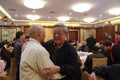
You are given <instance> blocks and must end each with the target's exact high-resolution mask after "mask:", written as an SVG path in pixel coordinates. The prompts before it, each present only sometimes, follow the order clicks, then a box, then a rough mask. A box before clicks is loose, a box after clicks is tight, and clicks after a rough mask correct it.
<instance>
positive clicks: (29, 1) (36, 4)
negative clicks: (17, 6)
mask: <svg viewBox="0 0 120 80" xmlns="http://www.w3.org/2000/svg"><path fill="white" fill-rule="evenodd" d="M24 5H25V6H26V7H28V8H32V9H40V8H43V7H44V5H45V2H44V1H43V0H24Z"/></svg>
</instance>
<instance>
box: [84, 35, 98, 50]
mask: <svg viewBox="0 0 120 80" xmlns="http://www.w3.org/2000/svg"><path fill="white" fill-rule="evenodd" d="M86 41H87V46H88V48H89V51H92V48H93V47H94V46H95V44H96V39H95V38H94V37H93V35H90V37H89V38H87V39H86Z"/></svg>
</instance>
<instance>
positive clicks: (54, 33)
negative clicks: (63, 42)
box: [53, 32, 64, 35]
mask: <svg viewBox="0 0 120 80" xmlns="http://www.w3.org/2000/svg"><path fill="white" fill-rule="evenodd" d="M63 33H64V32H53V35H56V34H58V35H62V34H63Z"/></svg>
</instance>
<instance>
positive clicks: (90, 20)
mask: <svg viewBox="0 0 120 80" xmlns="http://www.w3.org/2000/svg"><path fill="white" fill-rule="evenodd" d="M83 21H84V22H87V23H91V22H94V21H95V18H85V19H83Z"/></svg>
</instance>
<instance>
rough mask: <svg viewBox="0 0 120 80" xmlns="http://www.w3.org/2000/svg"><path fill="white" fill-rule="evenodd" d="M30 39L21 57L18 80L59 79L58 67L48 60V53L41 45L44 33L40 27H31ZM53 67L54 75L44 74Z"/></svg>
mask: <svg viewBox="0 0 120 80" xmlns="http://www.w3.org/2000/svg"><path fill="white" fill-rule="evenodd" d="M29 35H30V39H29V42H28V43H27V44H26V46H25V48H24V51H23V52H22V55H21V62H20V80H49V79H54V80H55V79H61V78H62V77H63V76H61V75H60V74H59V73H57V72H58V70H59V67H58V66H55V65H54V64H53V62H52V61H51V60H50V58H49V53H48V52H47V50H46V49H45V48H44V47H43V46H42V45H41V43H42V42H44V38H45V31H44V28H43V27H42V26H40V25H33V26H31V28H30V30H29ZM48 67H53V70H54V73H55V75H50V74H46V73H48V72H47V70H45V69H46V68H48Z"/></svg>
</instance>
